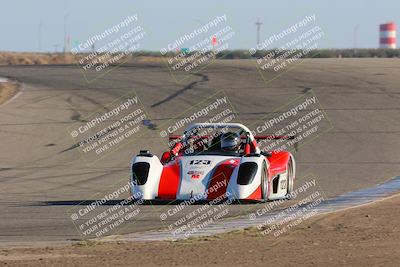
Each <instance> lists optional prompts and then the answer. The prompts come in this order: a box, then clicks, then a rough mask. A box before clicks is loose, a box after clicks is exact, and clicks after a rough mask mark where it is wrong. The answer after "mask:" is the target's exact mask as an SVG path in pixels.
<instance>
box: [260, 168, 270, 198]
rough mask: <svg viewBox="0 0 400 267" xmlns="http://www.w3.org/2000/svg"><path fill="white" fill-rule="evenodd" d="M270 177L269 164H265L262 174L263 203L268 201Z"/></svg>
mask: <svg viewBox="0 0 400 267" xmlns="http://www.w3.org/2000/svg"><path fill="white" fill-rule="evenodd" d="M268 190H269V185H268V175H267V164H266V163H265V162H264V164H263V169H262V173H261V197H262V200H263V201H267V200H268Z"/></svg>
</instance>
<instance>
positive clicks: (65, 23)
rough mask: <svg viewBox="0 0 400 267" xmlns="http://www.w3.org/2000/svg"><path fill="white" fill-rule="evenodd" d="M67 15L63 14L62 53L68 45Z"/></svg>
mask: <svg viewBox="0 0 400 267" xmlns="http://www.w3.org/2000/svg"><path fill="white" fill-rule="evenodd" d="M68 17H69V13H67V14H65V16H64V53H66V52H67V49H68V48H67V46H68V44H67V42H68V41H67V19H68Z"/></svg>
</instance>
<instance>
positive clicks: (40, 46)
mask: <svg viewBox="0 0 400 267" xmlns="http://www.w3.org/2000/svg"><path fill="white" fill-rule="evenodd" d="M42 27H43V21H42V20H40V22H39V31H38V42H39V52H42Z"/></svg>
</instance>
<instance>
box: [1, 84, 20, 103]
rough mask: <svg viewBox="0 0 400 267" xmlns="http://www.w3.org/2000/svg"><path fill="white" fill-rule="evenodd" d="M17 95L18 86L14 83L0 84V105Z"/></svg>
mask: <svg viewBox="0 0 400 267" xmlns="http://www.w3.org/2000/svg"><path fill="white" fill-rule="evenodd" d="M17 93H18V84H17V83H14V82H1V83H0V105H1V104H3V103H5V102H7V101H8V100H9V99H11V98H12V97H13V96H14V95H16V94H17Z"/></svg>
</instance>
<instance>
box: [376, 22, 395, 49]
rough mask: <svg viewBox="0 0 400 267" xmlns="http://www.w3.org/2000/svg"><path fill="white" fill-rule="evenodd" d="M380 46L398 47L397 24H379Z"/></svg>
mask: <svg viewBox="0 0 400 267" xmlns="http://www.w3.org/2000/svg"><path fill="white" fill-rule="evenodd" d="M379 47H380V48H396V24H395V23H394V22H389V23H385V24H381V25H379Z"/></svg>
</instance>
